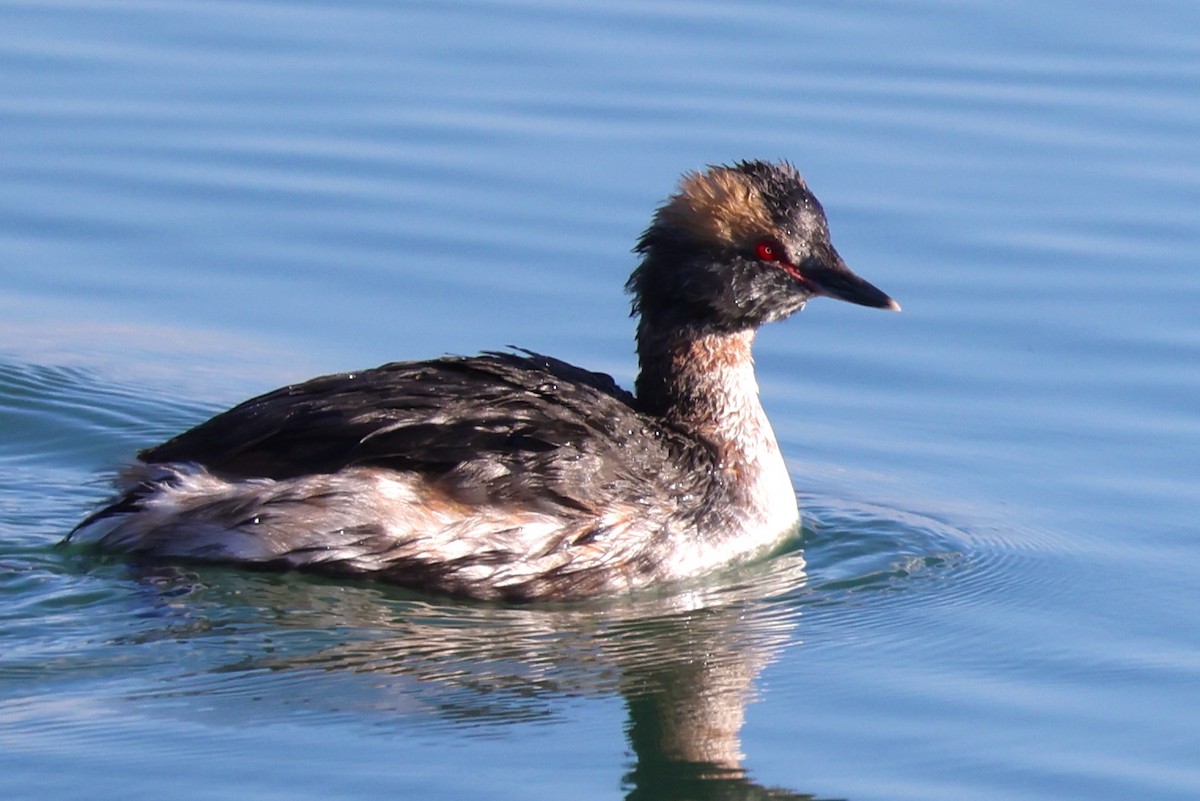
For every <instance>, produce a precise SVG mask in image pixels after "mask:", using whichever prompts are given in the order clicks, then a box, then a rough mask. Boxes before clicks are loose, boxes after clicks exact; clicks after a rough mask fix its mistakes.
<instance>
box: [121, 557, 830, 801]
mask: <svg viewBox="0 0 1200 801" xmlns="http://www.w3.org/2000/svg"><path fill="white" fill-rule="evenodd" d="M205 576H212V577H213V578H214V579H215V580H212V581H206V580H205V578H204V577H205ZM143 578H144V579H146V580H147V584H146V585H144V586H148V588H152V589H153V595H154V598H155V601H156V603H157V604H160V605H161V607H160V608H161V611H162V612H163V613H164V615H165V616H169V617H172V618H174V625H171V626H168V627H158V628H157V629H156V630H155V631H154V632H152V633H150V636H155V637H169V638H172V639H183V640H185V641H187V640H193V639H197V638H198V639H201V640H205V639H208V638H211V637H228V636H230V634H231V633H233V632H238V631H247V630H250V629H256V630H257V632H258V635H257V636H266V637H267V638H268V639H269V642H263V643H261V644H260V647H258V648H245V647H237V648H233V649H231V651H232V652H233V653H236V654H237V655H238V656H237V662H236V664H229V665H225V666H219V667H216V668H215V669H214V666H213V665H212V664H211V662H209V663H208V665H207V666H206V668H203V669H198V670H197V671H196V673H195V674H193V675H191V676H189V678H188V679H187V680H186V681H183V682H172V688H171V689H170V690H167V691H166V694H170V695H200V694H203V695H204V696H205V697H206V698H207V699H208V700H209V701H210V702H211V701H212V700H214V699H215V698H220V697H222V696H224V697H227V698H228V697H230V696H232V697H233V698H234V699H241V698H243V697H254V698H255V699H257V700H258V701H259V702H260V703H259V705H258V706H257V710H258V711H257V713H256V714H260V715H261V714H267V715H270V716H272V717H274V716H277V715H278V713H279V712H280V711H281V710H280V708H279V707H280V705H282V706H284V707H285V708H286V707H290V706H291V705H297V706H303V707H304V708H305V709H306V710H307V711H308V712H310V713H311V712H314V711H320V712H321V713H322V714H328V715H335V716H336V715H346V714H363V713H367V714H370V715H374V716H376V717H378V713H384V714H385V716H386V717H389V718H392V719H394V718H395V717H397V716H399V717H403V716H407V715H417V716H420V717H421V718H425V719H428V718H429V717H436V718H437V719H439V720H441V721H443V722H444V723H445V722H449V723H452V724H453V725H456V726H461V725H470V726H478V725H488V724H497V723H510V722H516V721H522V720H529V719H530V718H539V717H553V715H554V714H555V707H556V705H557V704H561V702H562V700H563V699H564V698H569V697H578V696H601V695H608V694H612V693H615V692H619V693H620V694H621V696H622V697H623V698H624V699H625V702H626V706H627V709H628V711H629V720H628V724H627V734H628V737H629V742H630V744H631V746H632V750H633V753H634V757H635V764H634V765H633V766H632V768H631V770H629V772H628V773H627V774H626V775H625V777H624V780H625V788H626V791H627V795H628V797H629V798H637V799H643V798H645V799H649V798H655V799H675V798H720V799H731V798H744V799H751V798H808V797H809V796H801V795H796V794H794V793H789V792H786V791H781V790H773V789H766V788H762V787H759V786H757V785H755V784H754V783H753V782H752V781H751V780H750V779H749V778H748V777H747V776H746V775H745V773H744V771H743V770H742V754H741V748H740V731H741V727H742V723H743V721H744V718H745V708H746V704H747V703H748V702H749V701H750V700H752V698H753V695H754V686H753V685H754V680H755V678H756V676H757V675H758V674H759V672H760V671H761V670H762V668H763V667H764V666H765V665H767V664H768V663H769V662H771V661H772V660H773V659H774V658H775V657H776V655H777V654H778V652H779V650H780V649H781V648H782V647H783V646H784V645H785V644H787V643H788V642H790V641H791V640H792V639H793V638H792V636H791V632H792V630H793V628H794V627H795V624H796V621H797V618H798V617H799V604H798V603H797V601H798V594H799V593H802V592H803V591H804V585H805V581H806V577H805V573H804V560H803V559H802V558H801V556H800V553H799V552H791V553H788V554H784V555H782V556H780V557H778V558H776V559H773V560H771V561H770V562H767V563H762V564H758V565H752V566H744V567H741V568H738V569H736V570H732V571H730V572H729V573H728V574H727V575H726V576H724V577H723V580H721V581H718V582H714V583H712V585H710V586H707V587H700V586H697V587H694V588H691V589H684V590H683V591H679V592H676V593H673V594H670V595H653V596H640V597H637V598H632V599H624V600H616V601H608V602H605V603H603V604H594V605H587V606H582V605H570V606H565V605H564V606H560V607H550V608H548V607H544V606H537V607H512V606H507V607H506V606H490V605H484V604H473V603H452V602H445V603H437V602H431V601H429V600H428V599H423V598H420V597H417V596H413V595H408V594H406V593H404V592H403V591H400V590H395V589H392V588H382V587H375V586H369V585H367V586H357V587H344V586H338V585H334V584H331V583H324V582H322V581H319V580H314V579H311V578H306V577H297V576H259V575H244V574H237V573H235V572H232V571H230V572H225V571H209V570H208V569H203V570H202V571H201V572H199V573H195V574H193V573H187V574H178V573H176V574H172V573H169V572H165V571H163V570H162V569H155V570H152V571H150V572H149V573H147V574H146V575H144V576H143ZM284 610H291V611H284ZM248 616H249V617H248ZM264 616H265V617H267V618H272V619H271V620H270V622H271V623H272V624H276V623H277V624H278V626H277V627H273V628H272V631H271V632H268V633H266V634H265V635H264V634H263V632H262V626H261V625H259V626H257V627H255V626H252V625H249V624H252V622H253V621H254V619H255V618H257V621H258V622H259V623H260V624H261V622H262V620H263V618H264ZM289 634H292V635H295V636H289ZM314 646H315V647H314ZM247 654H255V655H256V656H254V657H253V658H248V657H247ZM209 657H210V658H211V653H210V654H209ZM358 677H369V679H370V681H369V682H360V681H357V680H356V679H357V678H358ZM264 681H265V682H268V683H269V687H265V686H264V685H263V682H264ZM314 682H316V683H314ZM331 685H332V686H331ZM338 685H345V686H342V687H340V688H339V687H338ZM314 687H315V688H316V689H317V690H319V691H314ZM163 694H164V693H155V696H156V697H161V696H162V695H163ZM264 700H265V703H266V706H263V705H262V703H261V702H263V701H264ZM364 705H366V706H365V707H364ZM218 706H223V705H218ZM239 706H242V707H243V708H244V706H245V705H239ZM314 706H319V707H320V709H319V710H314ZM284 711H287V710H286V709H285V710H284ZM243 714H244V712H243Z"/></svg>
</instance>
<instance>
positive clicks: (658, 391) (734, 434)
mask: <svg viewBox="0 0 1200 801" xmlns="http://www.w3.org/2000/svg"><path fill="white" fill-rule="evenodd" d="M753 343H754V331H753V330H751V329H745V330H739V331H733V332H726V331H714V330H711V329H705V328H702V327H689V326H682V327H672V328H671V329H670V331H669V332H668V333H660V332H659V331H657V330H656V329H655V327H654V326H652V325H650V324H648V323H646V322H645V320H643V321H642V323H641V325H640V326H639V329H638V358H639V361H640V363H641V372H640V373H639V375H638V379H637V398H638V405H639V406H640V407H641V409H642V410H643V411H645V412H647V413H649V414H654V415H656V416H659V417H662V418H665V419H666V420H668V421H670V422H671V423H673V424H675V425H677V426H679V427H681V428H683V429H685V430H687V431H690V432H692V433H693V434H695V435H697V436H700V437H702V438H704V439H706V440H708V441H709V442H710V443H712V444H713V445H714V446H716V448H717V450H718V452H719V454H720V457H721V461H722V463H723V464H725V465H726V466H727V467H729V468H732V469H739V466H744V465H747V463H754V462H758V461H760V460H761V459H763V458H769V459H774V460H779V458H780V457H779V446H778V445H777V443H776V441H775V434H774V432H773V431H772V430H771V424H770V423H769V422H768V420H767V416H766V413H765V412H764V411H763V408H762V404H761V403H760V402H759V399H758V382H757V380H756V379H755V376H754V358H753V356H752V355H751V352H750V349H751V346H752V345H753Z"/></svg>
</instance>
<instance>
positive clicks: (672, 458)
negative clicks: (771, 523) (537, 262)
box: [139, 353, 712, 509]
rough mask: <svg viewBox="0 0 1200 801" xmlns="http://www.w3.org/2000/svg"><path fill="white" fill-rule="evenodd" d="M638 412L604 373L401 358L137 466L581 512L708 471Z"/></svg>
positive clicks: (529, 363)
mask: <svg viewBox="0 0 1200 801" xmlns="http://www.w3.org/2000/svg"><path fill="white" fill-rule="evenodd" d="M633 404H634V400H633V397H632V396H631V395H630V394H629V393H627V392H625V391H624V390H622V389H620V388H619V387H618V386H617V385H616V384H615V382H614V381H613V380H612V378H610V377H609V376H607V375H603V374H599V373H592V372H588V371H586V370H582V369H580V368H578V367H574V366H572V365H569V364H567V363H565V362H562V361H559V360H557V359H552V358H550V357H546V356H541V355H538V354H534V353H527V354H513V353H488V354H484V355H482V356H477V357H469V358H466V357H448V358H443V359H436V360H432V361H425V362H402V363H394V364H387V365H384V366H382V367H377V368H374V369H371V370H365V371H363V372H359V373H343V374H340V375H331V376H324V377H321V378H316V379H313V380H311V381H307V382H305V383H302V384H296V385H292V386H288V387H284V388H282V389H279V390H276V391H274V392H270V393H268V394H266V395H261V396H259V397H257V398H253V399H251V400H249V401H246V402H245V403H242V404H241V405H239V406H236V407H234V408H233V409H230V410H229V411H227V412H224V413H222V414H219V415H217V416H216V417H214V418H212V419H211V420H209V421H207V422H205V423H202V424H200V425H198V426H196V427H195V428H193V429H191V430H190V431H187V432H185V433H183V434H181V435H179V436H177V437H175V438H174V439H171V440H169V441H167V442H165V443H163V444H162V445H159V446H157V447H154V448H150V449H148V450H145V451H142V452H141V453H140V454H139V458H141V459H142V460H143V461H144V462H148V463H162V462H195V463H198V464H201V465H204V466H205V467H206V468H208V469H209V470H210V471H213V472H216V473H220V474H223V475H232V476H246V477H266V478H274V479H286V478H291V477H295V476H300V475H306V474H310V473H330V472H335V471H337V470H341V469H343V468H346V467H352V466H361V467H379V468H387V469H392V470H399V471H406V472H416V473H421V474H423V475H425V476H427V477H428V478H429V479H431V480H433V481H435V482H436V483H437V484H438V485H439V486H441V487H442V488H443V489H444V490H445V491H446V492H447V493H448V494H449V495H450V496H451V497H455V498H456V499H458V500H462V501H464V502H469V503H478V502H482V501H484V500H487V501H490V502H493V503H495V502H501V503H502V502H505V501H510V502H515V503H520V504H522V505H525V506H534V507H537V506H544V505H567V506H572V507H575V508H580V509H584V508H589V507H591V506H592V505H593V504H603V503H606V502H607V501H608V500H609V499H611V498H612V497H614V494H616V495H621V494H633V493H636V492H639V491H640V492H641V493H647V492H649V493H650V494H653V491H652V490H650V489H649V487H647V486H646V484H648V483H650V482H652V481H653V482H655V483H657V484H658V485H659V486H670V485H671V483H672V479H673V478H674V477H673V476H670V475H666V476H664V475H663V473H664V471H666V472H668V473H670V472H672V471H673V470H679V471H680V472H681V475H680V476H679V478H680V479H681V480H682V478H683V475H682V474H688V475H690V476H692V477H694V476H696V475H697V474H699V475H704V474H705V473H707V470H706V469H705V468H706V467H707V466H709V465H710V464H711V460H712V455H711V453H710V452H709V450H708V448H707V447H705V446H703V445H700V444H698V443H696V442H695V441H694V440H692V439H690V438H688V437H686V436H684V435H682V434H680V433H679V432H678V431H676V430H674V429H671V428H669V427H668V426H665V425H664V424H662V423H661V422H659V421H657V420H655V419H653V418H650V417H647V416H645V415H643V414H641V413H639V412H638V411H637V410H636V409H635V408H634V406H633ZM659 482H663V483H659ZM685 483H687V482H685ZM639 484H641V487H640V488H639V486H637V485H639Z"/></svg>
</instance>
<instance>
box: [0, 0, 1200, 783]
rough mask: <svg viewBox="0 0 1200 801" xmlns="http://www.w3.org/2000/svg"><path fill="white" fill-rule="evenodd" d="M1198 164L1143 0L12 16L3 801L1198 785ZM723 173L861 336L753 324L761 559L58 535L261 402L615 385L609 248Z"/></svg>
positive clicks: (1192, 35)
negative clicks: (836, 287)
mask: <svg viewBox="0 0 1200 801" xmlns="http://www.w3.org/2000/svg"><path fill="white" fill-rule="evenodd" d="M1198 129H1200V13H1197V11H1196V10H1195V9H1194V8H1193V7H1192V5H1191V4H1189V3H1185V2H1151V3H1144V4H1140V5H1139V6H1138V7H1137V9H1136V10H1135V9H1133V8H1126V7H1125V6H1124V5H1123V4H1115V3H1113V4H1109V3H1101V4H1096V3H1059V4H1056V5H1054V6H1053V7H1046V6H1045V5H1044V4H1035V3H1029V2H1017V3H1009V4H1003V5H995V6H991V5H986V4H977V3H951V2H946V0H934V1H933V2H926V3H916V4H914V3H896V4H892V3H887V2H866V3H858V4H851V5H844V4H830V5H817V6H814V7H809V8H804V7H776V6H774V5H771V4H766V3H754V2H743V3H738V4H715V3H712V4H710V3H704V2H695V3H687V4H647V3H628V4H621V3H604V4H599V3H595V4H590V3H578V4H572V5H569V6H566V5H560V4H551V3H539V2H528V3H522V4H514V5H508V4H492V3H458V4H452V3H430V4H406V5H403V6H395V7H393V6H392V5H389V4H372V3H338V4H319V3H282V2H260V3H241V4H234V3H210V4H185V3H178V2H161V3H154V4H147V5H139V4H128V3H124V4H123V3H106V2H90V3H62V4H45V3H22V2H10V3H8V4H6V5H5V6H4V7H3V8H0V131H2V133H0V465H2V470H0V788H2V789H3V791H4V796H5V797H6V798H34V797H37V798H43V797H50V798H56V799H69V798H88V799H95V798H118V797H119V798H123V799H128V798H157V797H162V796H165V795H172V796H177V797H186V798H222V799H227V798H256V799H259V798H289V799H293V798H368V797H369V798H377V797H383V796H385V795H386V796H399V797H419V796H427V797H434V798H468V797H469V798H475V797H479V796H480V795H482V794H488V795H492V796H495V797H505V798H521V799H529V798H555V799H558V798H561V797H563V796H564V795H566V794H570V795H571V796H572V797H578V798H613V797H622V796H627V797H634V798H655V799H664V798H666V799H669V798H683V797H700V798H704V797H707V798H761V797H779V798H787V797H802V794H812V795H815V796H817V797H820V798H851V799H856V801H859V800H861V799H875V798H878V799H898V798H921V799H932V798H947V799H960V798H985V799H1004V798H1022V799H1026V798H1047V799H1050V798H1052V799H1067V798H1080V799H1108V798H1112V799H1126V798H1133V797H1137V798H1155V799H1176V798H1178V799H1185V798H1186V799H1191V798H1195V797H1197V795H1198V794H1200V735H1198V734H1197V727H1196V723H1195V710H1196V709H1198V708H1200V623H1198V622H1197V621H1198V620H1200V615H1198V614H1197V609H1196V607H1197V603H1196V598H1197V595H1196V587H1197V586H1200V542H1198V538H1197V524H1196V520H1197V512H1200V504H1198V503H1197V501H1198V496H1200V492H1198V491H1197V489H1196V487H1197V486H1198V485H1200V483H1198V482H1200V402H1198V400H1200V372H1197V370H1196V365H1197V361H1198V358H1197V357H1198V356H1200V315H1198V314H1197V312H1196V309H1197V308H1198V307H1200V274H1198V273H1197V271H1196V270H1195V269H1194V268H1195V253H1196V252H1197V246H1198V245H1200V227H1198V226H1197V216H1196V209H1197V208H1198V207H1200V144H1198V141H1200V140H1198V139H1197V136H1196V131H1197V130H1198ZM746 157H768V158H776V157H788V158H791V159H793V160H795V161H796V162H797V164H798V165H799V166H800V167H801V168H802V169H803V171H804V172H805V173H806V175H807V177H808V179H809V182H810V184H811V185H812V187H813V188H814V189H815V191H816V192H817V194H818V195H819V196H820V197H821V199H822V201H823V202H824V204H825V206H826V209H827V211H828V212H829V215H830V218H831V225H832V228H833V233H834V241H835V243H836V244H837V245H838V247H839V249H840V251H841V252H842V254H843V256H845V257H846V259H847V261H848V262H849V263H850V264H851V266H852V267H854V268H855V269H856V270H857V271H858V272H860V273H861V274H862V275H864V276H865V277H866V278H868V279H869V280H871V281H872V282H874V283H876V284H878V285H879V286H880V287H882V288H883V289H885V290H886V291H888V292H889V293H891V294H892V295H893V296H895V297H896V298H897V299H898V300H900V302H901V303H902V304H903V305H904V308H905V311H904V312H903V313H902V314H899V315H894V314H883V313H878V312H873V311H869V310H865V309H860V308H854V307H850V306H848V305H845V304H836V303H833V302H828V301H826V302H821V301H818V302H815V303H813V304H811V305H810V307H809V308H808V309H807V310H806V311H805V312H804V313H803V314H802V315H800V316H799V317H798V318H796V319H793V320H791V321H789V322H787V323H785V324H782V325H777V326H774V327H772V328H770V329H768V330H766V331H764V332H763V334H762V336H761V337H760V340H759V344H758V347H757V351H756V353H757V357H758V364H759V375H760V379H761V383H762V387H763V394H764V401H765V403H766V405H767V407H768V410H769V412H770V413H771V415H772V419H773V421H774V423H775V425H776V429H777V432H778V434H779V436H780V439H781V444H782V446H783V449H784V451H785V453H786V454H787V455H788V457H789V460H790V462H789V464H790V466H791V468H792V472H793V476H794V478H795V482H796V485H797V487H798V489H799V491H800V497H799V499H798V500H799V502H800V503H801V504H802V506H803V508H804V511H805V519H806V522H805V532H804V539H803V542H802V543H801V544H800V546H799V549H798V550H794V551H792V552H791V553H788V554H784V555H782V556H780V557H778V558H776V559H775V560H773V561H771V562H769V563H766V564H762V565H753V566H744V567H741V568H738V569H736V570H732V571H730V572H728V573H726V574H724V575H720V576H715V577H711V578H710V579H708V580H707V581H704V582H700V583H698V584H697V585H696V586H694V587H689V588H685V589H681V590H678V591H675V592H671V593H664V594H652V595H650V596H645V597H638V598H632V599H616V600H610V601H597V602H596V603H594V604H588V605H577V606H567V607H550V608H544V607H521V608H509V607H502V606H501V607H496V606H487V605H479V604H464V603H452V602H446V601H440V600H435V599H429V598H424V597H421V596H419V595H414V594H412V593H406V592H404V591H402V590H398V589H395V588H388V587H380V586H376V585H372V584H368V583H357V584H337V583H333V582H329V581H325V580H320V579H314V578H310V577H298V576H292V575H283V576H279V575H264V574H254V573H245V572H239V571H236V570H225V569H216V568H205V569H195V568H193V567H184V566H178V565H175V566H173V565H137V564H130V563H128V562H124V561H122V560H118V559H97V558H95V557H92V556H88V555H86V554H80V553H77V552H74V551H72V550H70V549H67V550H61V549H56V548H55V547H54V545H55V543H56V542H57V541H58V540H59V539H60V538H61V536H62V535H63V534H64V533H65V532H66V531H67V530H68V529H69V528H70V527H71V526H72V525H73V524H74V523H75V522H76V521H77V520H78V519H79V518H80V517H81V516H82V515H83V514H85V513H86V511H87V510H88V509H89V508H90V506H91V505H92V504H93V503H94V502H95V501H96V500H97V499H99V498H100V497H101V496H102V495H103V492H104V488H103V484H102V482H101V481H100V479H101V478H102V476H103V472H104V471H105V470H109V469H111V468H112V467H113V466H115V465H117V464H119V463H120V462H121V461H122V460H124V459H127V458H129V457H130V455H131V454H132V453H133V452H134V451H135V450H136V449H137V448H139V447H144V446H146V445H149V444H153V443H154V442H156V441H158V440H160V439H162V438H163V437H166V436H169V435H170V434H172V433H174V432H176V431H178V430H180V429H182V428H184V427H186V426H188V425H190V424H192V423H195V422H198V421H199V420H202V419H203V418H204V417H205V416H206V415H208V414H211V413H212V412H214V411H216V410H218V409H220V408H222V407H223V406H225V405H227V404H230V403H233V402H236V401H237V400H240V399H242V398H245V397H248V396H249V395H251V394H253V393H255V392H258V391H262V390H266V389H269V388H272V387H274V386H277V385H279V384H281V383H284V382H287V381H294V380H299V379H303V378H305V377H308V376H311V375H315V374H317V373H320V372H324V371H333V370H343V369H352V368H360V367H364V366H368V365H371V364H375V363H379V362H382V361H386V360H389V359H395V358H417V357H424V356H433V355H438V354H440V353H443V352H473V351H476V350H480V349H484V348H493V347H498V346H502V345H505V344H510V343H511V344H517V345H522V346H525V347H529V348H534V349H539V350H545V351H549V352H553V353H555V354H557V355H559V356H561V357H564V358H567V359H569V360H571V361H574V362H577V363H580V364H584V365H587V366H590V367H593V368H597V369H602V370H606V371H609V372H612V373H613V374H614V375H616V376H617V377H618V378H619V379H620V380H622V381H623V382H624V383H628V382H629V381H630V380H631V378H632V372H633V361H632V346H631V341H632V323H631V321H630V320H629V319H628V317H627V305H626V303H627V302H626V299H625V298H624V297H623V295H622V293H621V289H620V288H621V284H622V283H623V281H624V278H625V276H626V275H627V274H628V272H629V270H630V269H631V267H632V266H633V261H632V256H631V255H630V254H629V252H628V249H629V247H630V246H631V245H632V243H633V241H634V239H635V237H636V236H637V234H638V233H639V232H640V231H641V230H642V228H643V227H644V226H645V224H646V221H647V219H648V215H649V214H650V212H651V211H652V209H653V208H654V206H655V204H656V203H657V202H658V201H659V200H661V198H663V197H664V196H665V195H666V193H667V192H668V191H669V190H670V188H671V186H672V183H673V181H674V180H675V178H676V176H677V175H678V174H679V173H680V172H682V171H683V170H686V169H692V168H695V167H697V166H700V165H703V164H705V163H711V162H723V161H729V160H733V159H737V158H746ZM764 788H771V792H773V793H774V794H775V795H773V796H771V795H769V794H768V792H767V790H766V789H764Z"/></svg>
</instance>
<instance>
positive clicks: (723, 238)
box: [658, 167, 774, 247]
mask: <svg viewBox="0 0 1200 801" xmlns="http://www.w3.org/2000/svg"><path fill="white" fill-rule="evenodd" d="M658 216H659V219H660V221H661V222H663V223H665V224H666V225H669V226H671V227H673V228H675V229H676V230H679V231H686V232H688V233H690V234H691V236H692V237H693V238H695V239H697V240H699V241H702V242H708V243H711V244H714V245H726V246H730V245H731V246H733V247H748V246H750V245H752V244H753V243H754V242H756V241H757V240H758V239H760V238H761V237H763V236H764V235H767V234H769V233H770V232H771V230H772V229H773V227H774V223H773V221H772V219H771V215H770V212H768V210H767V206H766V204H765V203H764V202H763V199H762V196H761V194H760V192H759V190H758V188H757V187H756V186H755V185H754V184H753V183H752V182H751V180H750V178H749V177H748V176H747V175H746V174H745V173H742V172H740V171H738V170H732V169H729V168H727V167H714V168H713V169H711V170H709V171H707V172H702V173H697V172H691V173H687V174H685V175H684V176H683V178H681V179H680V181H679V191H678V192H677V193H676V194H675V195H672V196H671V199H670V200H668V201H667V204H666V205H665V206H663V207H662V209H660V210H659V213H658Z"/></svg>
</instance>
